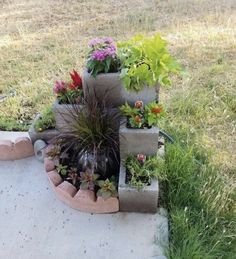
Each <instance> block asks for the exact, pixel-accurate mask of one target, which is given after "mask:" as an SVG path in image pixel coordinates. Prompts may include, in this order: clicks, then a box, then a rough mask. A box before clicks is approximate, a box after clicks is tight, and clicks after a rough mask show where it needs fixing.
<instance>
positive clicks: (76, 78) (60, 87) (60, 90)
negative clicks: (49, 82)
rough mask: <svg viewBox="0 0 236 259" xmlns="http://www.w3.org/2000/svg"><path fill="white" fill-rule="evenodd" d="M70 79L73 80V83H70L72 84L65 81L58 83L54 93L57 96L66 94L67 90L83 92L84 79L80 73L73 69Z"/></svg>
mask: <svg viewBox="0 0 236 259" xmlns="http://www.w3.org/2000/svg"><path fill="white" fill-rule="evenodd" d="M70 77H71V79H72V82H70V83H66V82H63V81H56V83H55V85H54V88H53V91H54V93H55V94H56V95H59V94H65V93H66V91H67V89H68V90H77V89H81V90H82V78H81V76H80V75H79V74H78V72H77V71H75V70H74V69H73V72H71V73H70Z"/></svg>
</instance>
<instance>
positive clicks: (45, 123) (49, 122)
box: [34, 107, 56, 132]
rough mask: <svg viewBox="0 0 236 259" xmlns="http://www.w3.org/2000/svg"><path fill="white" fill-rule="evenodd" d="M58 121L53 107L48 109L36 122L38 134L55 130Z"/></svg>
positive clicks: (35, 126)
mask: <svg viewBox="0 0 236 259" xmlns="http://www.w3.org/2000/svg"><path fill="white" fill-rule="evenodd" d="M55 126H56V120H55V117H54V113H53V111H52V108H51V107H47V108H46V109H45V110H44V111H43V112H42V114H41V116H40V117H39V119H38V120H37V121H36V122H35V125H34V128H35V130H36V131H37V132H41V131H44V130H47V129H52V128H55Z"/></svg>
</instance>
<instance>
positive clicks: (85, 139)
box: [54, 96, 120, 192]
mask: <svg viewBox="0 0 236 259" xmlns="http://www.w3.org/2000/svg"><path fill="white" fill-rule="evenodd" d="M119 116H120V114H119V112H118V111H116V110H111V109H107V108H106V107H105V105H104V104H103V103H99V102H98V100H97V99H96V98H94V96H89V97H86V98H85V99H84V105H83V106H81V107H80V110H77V109H75V110H73V123H72V127H71V128H70V129H68V130H67V131H66V132H63V133H61V134H60V135H58V136H57V137H56V138H55V139H54V141H56V142H58V141H59V143H60V146H61V154H60V164H61V165H62V166H67V168H68V170H66V173H65V174H63V175H64V180H66V179H70V180H71V181H72V183H73V182H76V181H75V180H76V179H77V180H78V181H77V182H76V186H80V188H82V189H84V188H85V189H89V190H91V189H93V191H95V192H97V191H98V190H99V186H100V185H101V184H100V185H99V184H97V183H96V181H97V180H98V179H99V180H103V181H106V179H109V180H111V179H112V177H114V176H118V173H119V145H118V127H117V124H118V123H119ZM71 168H73V173H71V172H70V171H69V170H71ZM75 169H77V173H75ZM76 174H77V176H76ZM100 183H101V182H100Z"/></svg>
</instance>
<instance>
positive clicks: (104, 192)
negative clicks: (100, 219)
mask: <svg viewBox="0 0 236 259" xmlns="http://www.w3.org/2000/svg"><path fill="white" fill-rule="evenodd" d="M98 186H99V187H100V189H99V190H98V192H97V195H98V196H101V197H102V198H103V199H104V200H106V199H108V198H110V197H117V196H118V193H117V189H116V184H115V182H114V181H112V179H111V180H109V179H106V180H105V181H103V180H100V181H98Z"/></svg>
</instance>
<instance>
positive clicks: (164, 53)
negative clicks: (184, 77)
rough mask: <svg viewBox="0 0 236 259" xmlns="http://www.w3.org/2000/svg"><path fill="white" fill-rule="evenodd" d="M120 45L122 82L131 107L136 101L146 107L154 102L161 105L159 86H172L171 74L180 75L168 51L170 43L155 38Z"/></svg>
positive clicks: (139, 37)
mask: <svg viewBox="0 0 236 259" xmlns="http://www.w3.org/2000/svg"><path fill="white" fill-rule="evenodd" d="M117 45H118V57H119V59H120V62H121V68H120V69H121V73H120V78H121V79H122V82H123V83H124V87H125V90H126V91H128V96H127V99H128V100H129V101H130V102H132V103H134V102H135V100H137V97H139V99H142V100H143V101H144V103H145V104H146V103H148V102H151V101H154V100H156V101H157V102H158V101H159V85H161V86H168V85H170V84H171V80H170V74H171V73H179V72H180V71H181V68H180V65H179V64H178V63H177V62H176V60H175V59H174V58H173V57H172V56H171V55H170V53H169V51H168V49H167V42H166V41H165V40H164V39H162V38H161V36H160V35H159V34H156V35H154V36H152V37H144V36H143V35H139V36H136V37H134V38H132V39H131V40H129V41H124V42H119V43H118V44H117ZM154 96H155V98H154Z"/></svg>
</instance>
